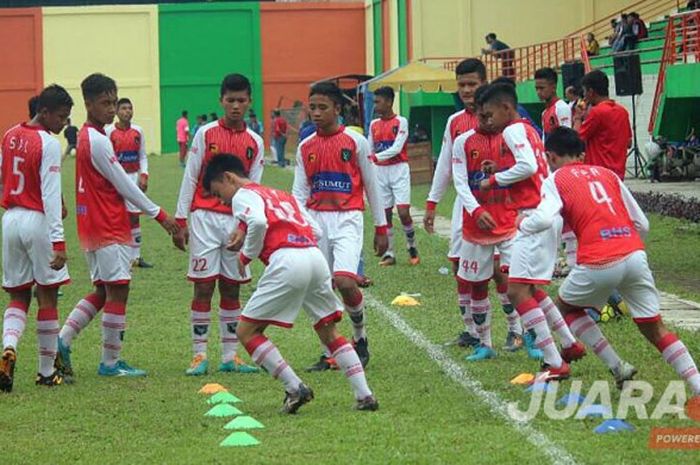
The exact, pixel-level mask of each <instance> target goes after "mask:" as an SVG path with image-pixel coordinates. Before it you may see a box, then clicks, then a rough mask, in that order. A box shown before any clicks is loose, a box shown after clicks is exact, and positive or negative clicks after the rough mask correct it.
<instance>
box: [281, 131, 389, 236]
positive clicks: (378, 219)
mask: <svg viewBox="0 0 700 465" xmlns="http://www.w3.org/2000/svg"><path fill="white" fill-rule="evenodd" d="M370 157H371V153H370V149H369V144H368V143H367V140H366V139H365V138H364V137H362V136H361V135H360V134H358V133H356V132H355V131H353V130H350V129H347V128H345V127H344V126H340V127H339V128H338V131H337V132H335V133H334V134H330V135H321V134H319V133H318V132H317V133H316V134H314V135H312V136H309V137H307V138H306V139H304V141H303V142H302V143H301V144H299V147H298V148H297V164H296V169H295V171H294V186H293V188H292V193H293V195H294V197H296V199H297V201H298V202H299V204H300V205H302V206H304V207H306V208H308V209H310V210H317V211H351V210H360V211H362V210H364V209H365V201H364V194H365V193H366V194H367V201H368V202H369V206H370V209H371V210H372V216H373V218H374V224H375V226H385V225H386V215H385V214H384V208H383V207H382V203H381V201H380V198H379V191H378V189H377V178H376V174H375V171H374V170H375V169H376V168H375V166H374V164H373V163H372V160H371V158H370Z"/></svg>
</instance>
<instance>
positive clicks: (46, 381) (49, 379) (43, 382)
mask: <svg viewBox="0 0 700 465" xmlns="http://www.w3.org/2000/svg"><path fill="white" fill-rule="evenodd" d="M35 384H36V385H37V386H48V387H53V386H60V385H61V384H63V375H62V374H61V372H60V371H58V370H54V371H53V373H51V374H50V375H49V376H44V375H42V374H41V373H37V374H36V383H35Z"/></svg>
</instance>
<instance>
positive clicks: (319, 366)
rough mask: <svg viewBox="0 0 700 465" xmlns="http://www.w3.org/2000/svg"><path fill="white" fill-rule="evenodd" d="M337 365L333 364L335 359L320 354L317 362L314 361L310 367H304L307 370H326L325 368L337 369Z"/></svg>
mask: <svg viewBox="0 0 700 465" xmlns="http://www.w3.org/2000/svg"><path fill="white" fill-rule="evenodd" d="M337 369H338V365H336V364H335V360H334V359H332V358H330V357H326V355H325V354H324V355H321V358H320V359H319V360H318V362H316V363H314V364H313V365H311V366H310V367H306V371H307V372H312V371H326V370H337Z"/></svg>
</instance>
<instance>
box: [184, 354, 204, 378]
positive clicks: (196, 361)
mask: <svg viewBox="0 0 700 465" xmlns="http://www.w3.org/2000/svg"><path fill="white" fill-rule="evenodd" d="M208 372H209V360H207V356H206V355H204V354H197V355H195V356H194V358H193V359H192V362H191V363H190V367H189V368H188V369H187V370H185V374H186V375H187V376H202V375H206V374H207V373H208Z"/></svg>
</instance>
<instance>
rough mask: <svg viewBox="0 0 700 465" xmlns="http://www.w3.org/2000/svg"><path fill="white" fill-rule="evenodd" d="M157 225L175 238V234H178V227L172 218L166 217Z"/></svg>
mask: <svg viewBox="0 0 700 465" xmlns="http://www.w3.org/2000/svg"><path fill="white" fill-rule="evenodd" d="M158 223H159V224H160V225H161V226H162V227H163V229H165V230H166V231H167V232H168V234H170V235H171V236H175V235H176V234H178V233H179V232H180V225H179V224H177V222H176V221H175V218H173V217H172V216H170V215H167V216H166V217H165V218H164V219H163V220H162V221H159V222H158Z"/></svg>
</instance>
